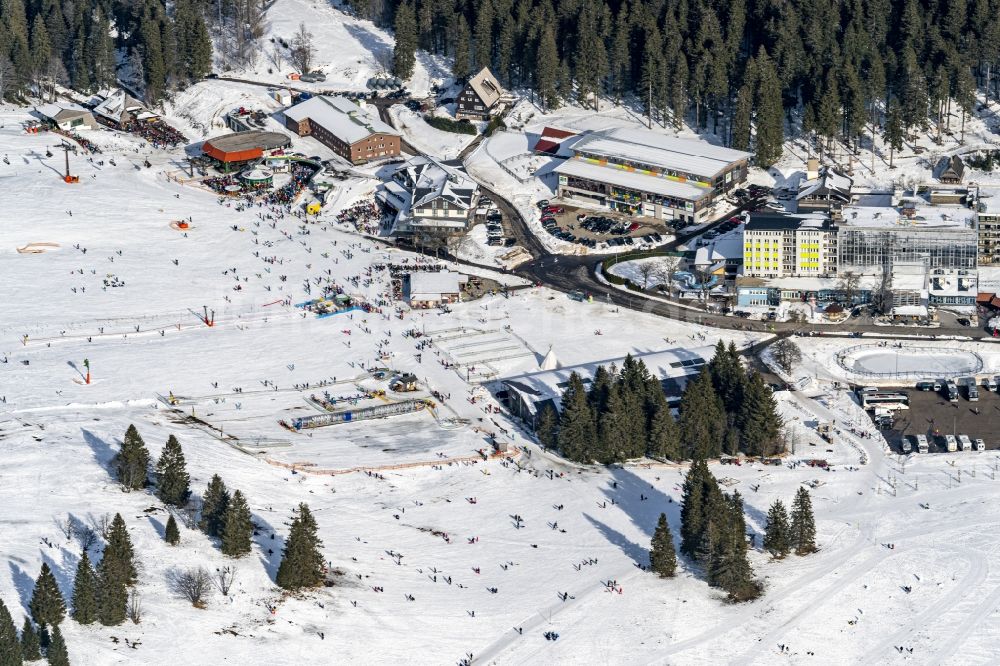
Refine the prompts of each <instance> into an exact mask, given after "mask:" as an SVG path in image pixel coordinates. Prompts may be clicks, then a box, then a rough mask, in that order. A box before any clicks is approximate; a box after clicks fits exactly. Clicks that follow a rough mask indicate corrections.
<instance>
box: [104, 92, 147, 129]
mask: <svg viewBox="0 0 1000 666" xmlns="http://www.w3.org/2000/svg"><path fill="white" fill-rule="evenodd" d="M144 112H146V107H145V106H144V105H143V103H142V102H140V101H139V100H137V99H136V98H134V97H132V96H131V95H129V94H128V93H127V92H125V91H124V90H122V89H121V88H118V89H117V90H111V91H109V92H108V93H107V94H106V96H105V97H104V101H102V102H101V103H100V104H98V105H97V106H95V107H94V113H96V114H98V115H100V116H104V117H105V118H109V119H110V120H113V121H114V122H116V123H120V122H122V121H123V120H124V119H125V116H126V115H127V114H130V113H131V114H136V115H138V114H140V113H144Z"/></svg>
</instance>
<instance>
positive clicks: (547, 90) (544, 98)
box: [535, 25, 559, 109]
mask: <svg viewBox="0 0 1000 666" xmlns="http://www.w3.org/2000/svg"><path fill="white" fill-rule="evenodd" d="M537 51H538V56H537V57H536V58H535V90H536V91H537V92H538V101H539V102H540V103H541V106H542V108H543V109H553V108H556V107H557V106H558V103H559V97H558V94H557V91H556V89H557V82H558V80H559V51H558V50H557V49H556V38H555V34H554V33H553V32H552V26H550V25H546V26H544V27H543V28H542V34H541V38H540V39H539V42H538V49H537Z"/></svg>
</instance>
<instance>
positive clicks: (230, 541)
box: [222, 490, 253, 557]
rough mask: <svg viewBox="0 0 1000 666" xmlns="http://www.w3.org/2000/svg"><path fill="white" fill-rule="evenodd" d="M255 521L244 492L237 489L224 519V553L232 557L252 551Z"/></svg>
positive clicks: (241, 555)
mask: <svg viewBox="0 0 1000 666" xmlns="http://www.w3.org/2000/svg"><path fill="white" fill-rule="evenodd" d="M251 537H253V523H252V522H251V516H250V507H248V506H247V501H246V498H244V497H243V493H241V492H240V491H238V490H237V491H235V492H234V493H233V496H232V499H230V500H229V505H228V506H227V507H226V513H225V516H224V519H223V528H222V553H223V554H224V555H228V556H230V557H243V556H244V555H246V554H247V553H249V552H250V549H251V545H252V542H251Z"/></svg>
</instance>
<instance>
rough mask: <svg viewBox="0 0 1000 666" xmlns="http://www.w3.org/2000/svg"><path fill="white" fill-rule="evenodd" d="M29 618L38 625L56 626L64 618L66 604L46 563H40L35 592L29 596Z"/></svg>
mask: <svg viewBox="0 0 1000 666" xmlns="http://www.w3.org/2000/svg"><path fill="white" fill-rule="evenodd" d="M29 608H30V609H31V617H32V618H34V620H35V622H37V623H38V624H51V625H57V624H59V623H60V622H62V621H63V618H64V617H66V602H65V601H64V600H63V596H62V593H61V592H59V585H58V584H57V583H56V577H55V576H54V575H53V574H52V570H51V569H50V568H49V565H48V562H43V563H42V570H41V572H39V574H38V578H37V579H36V580H35V590H34V592H32V594H31V603H30V604H29Z"/></svg>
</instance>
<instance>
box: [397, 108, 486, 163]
mask: <svg viewBox="0 0 1000 666" xmlns="http://www.w3.org/2000/svg"><path fill="white" fill-rule="evenodd" d="M389 115H390V116H391V117H392V124H393V126H394V127H395V128H396V129H398V130H399V131H401V132H402V133H403V135H404V136H405V137H406V140H407V141H408V142H410V144H411V145H412V146H413V147H414V148H416V149H417V150H419V151H421V152H423V153H426V154H428V155H430V156H431V157H436V158H438V159H442V160H453V159H456V158H457V157H458V156H459V154H460V153H461V152H462V151H463V150H464V149H465V148H466V146H468V145H469V144H470V143H472V142H473V141H475V140H476V135H475V134H459V133H457V132H445V131H443V130H439V129H437V128H436V127H431V126H430V125H428V124H427V121H425V120H424V117H423V115H421V114H420V113H417V112H415V111H410V110H409V109H407V108H406V107H405V106H403V105H402V104H395V105H393V106H391V107H389Z"/></svg>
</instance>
